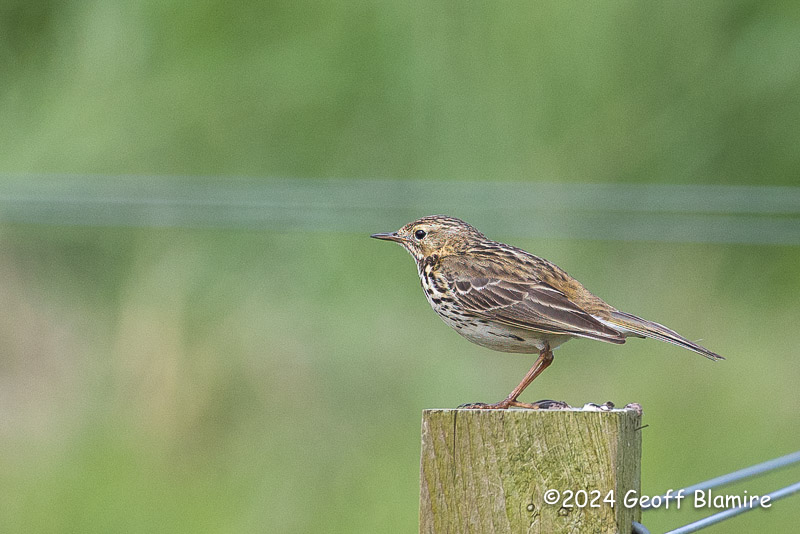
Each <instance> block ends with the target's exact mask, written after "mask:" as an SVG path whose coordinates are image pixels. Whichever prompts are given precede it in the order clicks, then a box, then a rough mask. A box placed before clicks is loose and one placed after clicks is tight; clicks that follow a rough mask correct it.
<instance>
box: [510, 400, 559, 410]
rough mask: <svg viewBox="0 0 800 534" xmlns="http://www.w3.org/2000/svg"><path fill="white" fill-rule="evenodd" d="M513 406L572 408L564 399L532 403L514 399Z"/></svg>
mask: <svg viewBox="0 0 800 534" xmlns="http://www.w3.org/2000/svg"><path fill="white" fill-rule="evenodd" d="M511 406H514V407H515V408H527V409H529V410H567V409H569V408H572V406H570V405H569V404H567V403H566V402H564V401H555V400H550V399H545V400H540V401H536V402H534V403H531V404H528V403H526V402H519V401H514V402H512V403H511Z"/></svg>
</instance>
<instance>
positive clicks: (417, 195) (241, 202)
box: [0, 174, 800, 245]
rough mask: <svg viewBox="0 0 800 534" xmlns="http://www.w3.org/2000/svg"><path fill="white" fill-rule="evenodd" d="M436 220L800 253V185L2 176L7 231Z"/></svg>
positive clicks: (508, 232)
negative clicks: (21, 227) (24, 226)
mask: <svg viewBox="0 0 800 534" xmlns="http://www.w3.org/2000/svg"><path fill="white" fill-rule="evenodd" d="M435 213H444V214H448V215H454V216H457V217H461V218H463V219H466V220H468V221H471V222H474V223H475V224H476V225H479V227H480V228H481V229H484V230H485V231H486V232H487V233H489V234H490V235H497V236H498V237H503V236H516V237H548V238H577V239H609V240H623V241H671V242H697V243H747V244H772V245H798V244H800V187H770V186H724V185H713V186H701V185H646V184H554V183H528V182H450V181H421V180H386V179H374V180H368V179H281V178H264V179H254V178H235V177H233V178H232V177H174V176H93V175H56V174H48V175H41V174H40V175H32V174H4V175H0V221H2V222H6V223H33V224H47V225H86V226H137V227H165V226H166V227H187V228H241V229H270V230H280V231H285V230H308V231H335V232H361V233H363V232H374V231H375V229H376V228H378V229H380V228H383V227H384V226H386V225H387V224H393V225H397V226H399V225H400V224H403V223H405V222H408V221H410V220H413V219H415V218H417V217H420V216H422V215H430V214H435ZM391 229H394V228H387V230H391Z"/></svg>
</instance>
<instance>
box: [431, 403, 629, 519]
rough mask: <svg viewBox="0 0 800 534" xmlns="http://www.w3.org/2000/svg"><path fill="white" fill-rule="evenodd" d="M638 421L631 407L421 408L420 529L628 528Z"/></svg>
mask: <svg viewBox="0 0 800 534" xmlns="http://www.w3.org/2000/svg"><path fill="white" fill-rule="evenodd" d="M640 425H641V412H639V411H637V410H633V409H623V410H611V411H585V410H425V411H424V412H423V414H422V455H421V461H420V510H419V515H420V527H419V530H420V533H425V534H427V533H453V534H455V533H489V532H503V533H505V532H513V533H516V532H530V533H547V534H549V533H559V532H591V533H606V532H613V533H617V532H620V533H624V534H629V533H630V532H631V522H632V521H639V520H640V517H641V510H640V509H639V507H638V506H634V507H629V506H627V507H626V506H625V505H624V503H623V501H624V497H625V495H626V493H627V492H629V491H630V490H634V491H635V492H636V493H635V496H636V497H638V496H639V495H640V490H641V487H640V482H641V481H640V476H641V456H642V440H641V432H640V429H639V427H640ZM547 490H556V491H558V492H559V495H560V497H559V498H558V499H556V501H557V502H556V503H555V504H552V503H550V504H548V503H547V502H546V500H548V501H549V500H551V499H552V497H553V495H554V494H553V493H550V494H549V495H548V496H547V497H549V499H548V498H547V497H546V496H545V493H546V492H547ZM569 491H571V492H572V497H571V498H570V497H569V493H568V492H569ZM610 492H612V493H610ZM609 494H610V495H611V497H610V499H613V501H614V505H613V506H612V505H611V504H610V499H609ZM631 495H634V494H631ZM570 504H571V506H570ZM592 504H594V505H595V506H592Z"/></svg>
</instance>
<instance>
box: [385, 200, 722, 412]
mask: <svg viewBox="0 0 800 534" xmlns="http://www.w3.org/2000/svg"><path fill="white" fill-rule="evenodd" d="M371 237H374V238H376V239H384V240H388V241H395V242H397V243H399V244H400V245H402V246H403V247H404V248H405V249H406V250H407V251H408V252H410V253H411V255H412V256H413V257H414V259H415V260H416V262H417V270H418V272H419V277H420V282H421V284H422V288H423V289H424V290H425V296H426V297H427V298H428V302H429V303H430V304H431V306H432V307H433V309H434V310H435V311H436V313H438V314H439V316H441V318H442V319H443V320H444V321H445V322H446V323H447V324H448V325H450V326H451V327H453V328H454V329H455V330H456V331H457V332H458V333H459V334H461V335H462V336H464V337H465V338H467V339H468V340H470V341H472V342H473V343H477V344H478V345H482V346H484V347H488V348H490V349H493V350H498V351H502V352H518V353H539V358H538V359H537V360H536V363H534V365H533V367H532V368H531V370H530V371H528V374H527V375H525V378H523V380H522V382H520V384H519V385H518V386H517V387H516V388H514V390H513V391H512V392H511V393H510V394H509V395H508V397H506V399H504V400H503V401H500V402H498V403H496V404H490V405H471V406H472V407H476V408H508V407H510V406H519V407H526V408H538V407H539V406H538V404H526V403H522V402H519V401H518V400H517V398H518V397H519V395H520V394H521V393H522V391H523V390H524V389H525V388H526V387H527V386H528V385H529V384H530V383H531V382H532V381H533V380H534V379H535V378H536V377H537V376H538V375H539V374H541V372H542V371H544V370H545V369H546V368H547V367H548V366H549V365H550V363H551V362H552V361H553V353H552V350H553V349H554V348H556V347H558V346H559V345H561V344H562V343H564V342H566V341H568V340H570V339H572V338H575V337H583V338H588V339H596V340H599V341H605V342H607V343H618V344H621V343H625V339H626V338H627V337H649V338H653V339H658V340H661V341H665V342H667V343H672V344H674V345H678V346H679V347H683V348H686V349H689V350H692V351H694V352H697V353H699V354H702V355H703V356H705V357H706V358H709V359H711V360H722V359H724V358H723V357H722V356H720V355H719V354H716V353H714V352H711V351H710V350H708V349H706V348H705V347H702V346H700V345H698V344H697V343H694V342H692V341H689V340H688V339H686V338H685V337H683V336H681V335H680V334H678V333H677V332H674V331H673V330H670V329H669V328H667V327H665V326H663V325H660V324H658V323H654V322H651V321H647V320H645V319H642V318H640V317H636V316H635V315H631V314H629V313H625V312H621V311H619V310H617V309H616V308H614V307H613V306H610V305H609V304H607V303H606V302H604V301H603V300H602V299H600V298H599V297H596V296H595V295H593V294H592V293H590V292H589V291H588V290H587V289H586V288H585V287H583V285H581V283H580V282H578V281H577V280H575V279H574V278H572V277H571V276H570V275H568V274H567V273H566V272H564V271H563V270H561V269H560V268H559V267H558V266H556V265H555V264H553V263H550V262H549V261H547V260H545V259H543V258H539V257H537V256H534V255H533V254H530V253H528V252H525V251H524V250H522V249H519V248H516V247H512V246H510V245H505V244H503V243H498V242H496V241H492V240H490V239H488V238H486V236H484V235H483V234H482V233H480V232H479V231H478V230H476V229H475V228H474V227H472V226H470V225H469V224H467V223H465V222H464V221H462V220H460V219H456V218H454V217H447V216H444V215H432V216H429V217H423V218H421V219H418V220H416V221H414V222H411V223H408V224H407V225H405V226H403V227H402V228H400V230H398V231H396V232H392V233H386V234H373V235H372V236H371Z"/></svg>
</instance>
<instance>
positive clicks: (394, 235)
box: [370, 232, 403, 243]
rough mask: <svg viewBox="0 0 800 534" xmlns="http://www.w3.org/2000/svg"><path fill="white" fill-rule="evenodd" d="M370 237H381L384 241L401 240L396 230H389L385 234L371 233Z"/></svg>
mask: <svg viewBox="0 0 800 534" xmlns="http://www.w3.org/2000/svg"><path fill="white" fill-rule="evenodd" d="M370 237H374V238H375V239H383V240H384V241H394V242H396V243H402V242H403V238H402V237H400V236H399V235H397V232H390V233H386V234H372V235H371V236H370Z"/></svg>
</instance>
